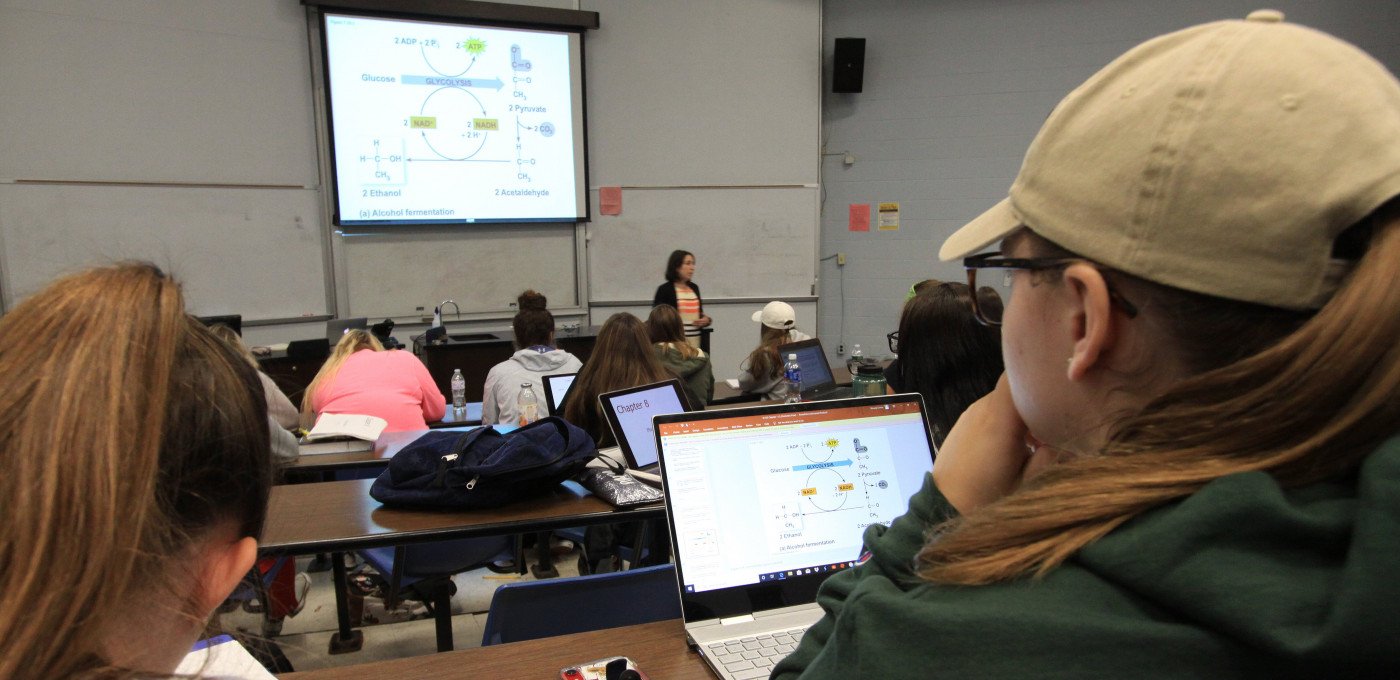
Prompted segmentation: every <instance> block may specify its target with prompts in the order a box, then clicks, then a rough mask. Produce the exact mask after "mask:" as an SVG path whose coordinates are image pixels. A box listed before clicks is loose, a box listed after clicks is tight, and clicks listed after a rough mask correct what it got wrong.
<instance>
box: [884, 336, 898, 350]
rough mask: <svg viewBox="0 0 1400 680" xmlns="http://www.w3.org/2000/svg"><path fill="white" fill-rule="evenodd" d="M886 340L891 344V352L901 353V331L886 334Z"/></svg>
mask: <svg viewBox="0 0 1400 680" xmlns="http://www.w3.org/2000/svg"><path fill="white" fill-rule="evenodd" d="M885 342H887V343H889V345H890V352H893V353H894V354H899V331H895V332H893V333H886V334H885Z"/></svg>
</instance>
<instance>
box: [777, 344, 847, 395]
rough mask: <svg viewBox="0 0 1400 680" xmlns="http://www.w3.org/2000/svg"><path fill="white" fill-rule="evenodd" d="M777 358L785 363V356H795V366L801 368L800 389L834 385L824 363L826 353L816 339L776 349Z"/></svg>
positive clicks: (834, 381)
mask: <svg viewBox="0 0 1400 680" xmlns="http://www.w3.org/2000/svg"><path fill="white" fill-rule="evenodd" d="M778 353H779V358H780V359H782V360H783V361H784V362H786V361H787V355H789V354H796V355H797V365H798V366H801V367H802V389H803V390H804V391H805V390H808V389H811V388H813V387H822V386H825V385H832V384H835V383H836V379H835V378H833V377H832V376H831V365H830V364H828V363H827V361H826V352H823V351H822V343H821V341H820V340H817V339H816V338H812V339H810V340H802V341H800V342H794V343H790V344H787V345H781V346H779V347H778Z"/></svg>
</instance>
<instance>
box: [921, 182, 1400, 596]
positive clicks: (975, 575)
mask: <svg viewBox="0 0 1400 680" xmlns="http://www.w3.org/2000/svg"><path fill="white" fill-rule="evenodd" d="M1397 207H1400V203H1396V204H1392V206H1391V207H1390V208H1389V209H1387V210H1383V211H1380V212H1378V214H1377V216H1375V217H1373V218H1370V219H1368V220H1367V221H1366V222H1363V223H1362V224H1360V225H1358V226H1357V227H1354V228H1353V231H1352V232H1351V233H1350V234H1344V237H1346V236H1353V235H1355V234H1356V233H1358V232H1357V230H1360V232H1361V233H1367V232H1368V230H1374V231H1373V232H1371V233H1370V236H1371V238H1370V246H1369V249H1368V251H1367V252H1366V254H1365V255H1364V256H1362V257H1361V258H1360V260H1359V261H1357V263H1356V264H1355V266H1354V268H1353V271H1352V272H1351V274H1350V276H1349V277H1348V279H1347V281H1346V282H1345V283H1344V284H1343V285H1342V287H1341V288H1340V289H1339V290H1338V291H1337V293H1336V294H1335V295H1334V296H1333V297H1332V299H1331V300H1330V301H1329V302H1328V303H1327V304H1326V305H1325V306H1323V307H1322V309H1321V310H1319V311H1318V312H1316V314H1314V315H1312V316H1311V318H1306V317H1304V318H1300V319H1299V320H1298V322H1297V323H1294V322H1293V321H1292V320H1291V317H1293V316H1296V315H1294V314H1292V313H1289V312H1287V311H1285V310H1272V312H1271V314H1272V315H1273V317H1275V321H1274V323H1276V324H1277V326H1276V327H1277V328H1279V329H1282V330H1280V331H1278V332H1276V333H1275V337H1274V338H1273V339H1272V341H1266V342H1262V343H1261V342H1254V343H1251V344H1254V345H1256V346H1255V347H1254V349H1255V350H1256V351H1253V352H1251V353H1249V354H1248V355H1247V356H1243V357H1242V358H1241V357H1235V356H1232V355H1225V359H1226V363H1225V364H1224V365H1222V366H1218V367H1214V368H1207V369H1206V370H1204V371H1203V372H1200V373H1198V374H1196V375H1194V376H1192V377H1189V378H1187V379H1185V380H1183V381H1181V382H1180V383H1178V384H1177V385H1175V386H1174V387H1173V388H1172V389H1171V390H1169V391H1168V392H1167V393H1166V394H1164V395H1162V396H1160V397H1158V398H1157V399H1155V400H1153V401H1152V402H1151V403H1149V404H1148V405H1147V406H1146V407H1145V408H1143V409H1142V411H1141V412H1139V413H1137V414H1134V415H1131V416H1129V417H1127V418H1126V419H1124V420H1123V421H1121V422H1120V423H1118V425H1117V427H1116V428H1114V431H1113V432H1112V434H1111V435H1110V438H1109V441H1108V443H1107V444H1106V445H1105V446H1104V448H1103V450H1102V451H1101V452H1100V453H1101V455H1096V456H1083V457H1079V458H1077V459H1075V460H1072V461H1069V462H1066V463H1062V464H1059V465H1057V466H1054V467H1052V468H1050V469H1049V470H1047V471H1046V472H1044V473H1042V474H1040V475H1039V476H1037V477H1035V478H1034V479H1032V480H1031V481H1030V482H1028V483H1027V484H1026V485H1025V486H1023V487H1022V488H1021V489H1019V490H1018V491H1016V492H1015V493H1012V494H1011V495H1008V496H1006V497H1004V498H1002V499H1001V500H999V501H997V502H994V503H991V504H989V505H987V506H984V507H983V508H980V509H978V510H975V511H973V512H970V513H968V514H967V515H965V516H963V517H961V518H959V519H955V520H953V521H951V522H948V523H945V524H944V525H942V526H940V527H938V528H937V530H936V531H935V532H933V533H932V534H931V536H930V541H929V542H928V543H927V544H926V545H925V546H924V548H923V550H922V551H921V552H920V553H919V556H918V568H919V573H920V575H921V576H922V577H923V578H925V579H927V580H930V581H935V582H939V583H952V584H965V585H976V584H985V583H993V582H998V581H1004V580H1008V579H1014V578H1019V577H1023V576H1027V575H1035V576H1041V575H1044V574H1045V573H1047V572H1048V571H1050V570H1051V569H1053V568H1055V567H1056V566H1057V565H1059V564H1060V563H1062V562H1064V561H1065V560H1066V559H1068V558H1069V557H1070V556H1072V555H1073V554H1074V553H1075V552H1077V551H1078V550H1080V549H1081V548H1083V547H1084V546H1086V545H1088V544H1090V543H1092V542H1094V541H1095V540H1098V539H1099V538H1101V537H1103V536H1104V535H1106V534H1108V533H1109V532H1111V531H1113V530H1114V529H1115V528H1117V527H1118V526H1120V525H1122V524H1123V523H1124V522H1126V521H1128V520H1130V519H1132V518H1133V517H1136V516H1138V515H1140V514H1142V513H1143V512H1146V511H1148V510H1151V509H1153V508H1157V507H1160V506H1162V505H1164V504H1167V503H1170V502H1172V501H1176V500H1180V499H1182V498H1185V497H1186V496H1189V495H1191V494H1193V493H1195V492H1196V491H1197V490H1199V489H1200V488H1201V487H1203V486H1205V485H1206V484H1208V483H1210V482H1211V481H1213V480H1215V479H1218V478H1220V477H1222V476H1225V475H1229V474H1237V473H1241V472H1252V471H1262V472H1267V473H1268V474H1269V475H1271V476H1272V477H1273V478H1274V479H1275V480H1276V481H1277V482H1278V483H1279V484H1281V485H1283V486H1285V487H1298V486H1303V485H1306V484H1311V483H1314V482H1317V481H1320V480H1324V479H1328V478H1333V477H1337V476H1339V475H1343V474H1346V473H1348V472H1350V471H1352V470H1354V469H1355V468H1356V467H1357V466H1358V465H1359V464H1360V463H1361V461H1362V460H1364V459H1365V458H1366V456H1367V455H1369V454H1370V453H1371V452H1372V451H1373V450H1374V449H1375V447H1377V446H1378V445H1379V444H1380V443H1381V442H1382V441H1384V440H1385V439H1386V438H1388V437H1391V436H1393V435H1394V434H1395V432H1396V423H1400V343H1397V342H1396V338H1397V337H1400V211H1397V210H1396V208H1397ZM1343 240H1344V239H1339V244H1340V243H1341V242H1342V241H1343ZM1149 285H1155V284H1149ZM1158 288H1159V291H1158V292H1159V295H1153V296H1152V297H1160V293H1167V295H1168V296H1176V297H1177V298H1180V297H1182V296H1183V295H1184V294H1183V293H1182V292H1181V291H1171V289H1161V287H1158ZM1134 294H1135V295H1136V294H1137V293H1136V292H1135V293H1134ZM1195 297H1196V298H1198V299H1199V298H1201V297H1203V296H1195ZM1209 300H1211V301H1212V302H1210V303H1209V305H1207V304H1205V303H1202V304H1199V305H1198V307H1200V308H1201V309H1200V310H1198V311H1203V312H1204V314H1206V315H1207V316H1205V317H1204V319H1205V320H1202V319H1200V318H1198V319H1196V320H1195V322H1194V323H1195V324H1196V325H1197V326H1198V330H1196V332H1195V333H1194V334H1195V335H1196V336H1197V337H1196V338H1195V342H1194V345H1195V347H1194V348H1192V349H1191V350H1188V352H1187V354H1188V355H1190V354H1195V355H1196V356H1197V357H1199V356H1202V355H1203V354H1204V353H1205V352H1206V351H1208V350H1207V349H1206V348H1208V347H1212V346H1213V347H1215V349H1214V350H1211V351H1213V352H1215V353H1216V354H1222V353H1225V352H1231V351H1233V350H1232V349H1230V347H1231V346H1232V345H1234V344H1237V343H1236V341H1237V340H1238V339H1239V336H1240V335H1242V334H1243V333H1235V334H1234V337H1231V336H1230V335H1229V334H1228V333H1227V331H1231V330H1234V328H1233V327H1231V326H1230V325H1229V324H1232V323H1233V324H1236V325H1238V323H1239V322H1238V320H1237V319H1238V318H1239V317H1241V316H1243V314H1240V313H1234V314H1218V315H1216V316H1215V317H1214V318H1211V317H1210V316H1208V315H1210V314H1212V313H1213V312H1212V310H1210V309H1206V307H1207V306H1211V307H1215V308H1220V309H1226V310H1228V309H1230V308H1231V307H1233V306H1239V305H1241V304H1242V303H1231V302H1228V301H1223V300H1219V299H1214V298H1210V299H1209ZM1153 307H1158V308H1160V307H1162V306H1161V305H1153ZM1264 309H1267V308H1264ZM1230 317H1234V319H1235V320H1231V319H1230ZM1172 321H1174V322H1175V323H1174V324H1173V325H1174V327H1175V328H1177V329H1187V328H1188V324H1189V323H1191V320H1190V319H1187V318H1182V317H1179V318H1178V319H1174V320H1172ZM1261 321H1262V320H1261ZM1295 328H1296V330H1294V329H1295ZM1212 330H1214V331H1215V332H1212ZM1186 332H1189V331H1188V330H1182V331H1179V332H1178V334H1184V333H1186ZM1227 338H1228V339H1227ZM1188 358H1190V357H1189V356H1188Z"/></svg>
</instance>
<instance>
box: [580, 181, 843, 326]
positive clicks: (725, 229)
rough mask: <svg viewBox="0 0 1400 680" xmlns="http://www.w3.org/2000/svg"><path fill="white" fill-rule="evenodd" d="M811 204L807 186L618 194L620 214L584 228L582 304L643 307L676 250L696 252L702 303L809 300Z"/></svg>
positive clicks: (812, 192) (814, 215) (813, 196)
mask: <svg viewBox="0 0 1400 680" xmlns="http://www.w3.org/2000/svg"><path fill="white" fill-rule="evenodd" d="M593 200H594V201H595V203H596V201H597V192H594V196H593ZM817 201H818V195H817V189H816V188H812V187H790V188H774V189H757V188H743V189H694V188H690V189H647V190H630V191H629V190H626V189H624V190H623V192H622V214H620V215H616V216H609V215H599V216H597V217H595V218H594V221H593V223H592V224H591V225H589V227H588V233H589V241H588V275H589V299H590V300H593V301H625V300H647V301H650V300H651V298H652V295H654V294H655V293H656V287H657V286H659V285H661V284H662V283H663V282H664V281H665V280H666V279H665V277H664V274H665V269H666V258H667V257H668V256H670V254H671V251H672V250H676V249H680V250H688V251H690V252H692V253H695V260H696V266H695V283H697V284H698V285H699V286H700V289H701V291H702V292H703V293H704V295H705V298H706V299H716V298H728V297H767V298H780V297H801V296H806V295H811V294H812V283H813V277H814V276H815V272H814V269H815V266H814V264H813V261H814V259H815V258H814V257H813V241H814V239H815V238H816V234H815V232H814V229H813V225H814V224H816V222H817V219H818V218H817V209H818V206H817ZM594 214H595V215H597V214H598V213H597V208H596V205H595V208H594Z"/></svg>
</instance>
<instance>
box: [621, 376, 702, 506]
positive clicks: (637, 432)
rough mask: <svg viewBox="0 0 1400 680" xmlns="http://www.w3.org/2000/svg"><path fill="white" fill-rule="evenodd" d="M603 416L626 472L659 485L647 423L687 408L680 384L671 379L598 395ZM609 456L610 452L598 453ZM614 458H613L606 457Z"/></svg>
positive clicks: (683, 411)
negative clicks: (610, 430)
mask: <svg viewBox="0 0 1400 680" xmlns="http://www.w3.org/2000/svg"><path fill="white" fill-rule="evenodd" d="M598 403H599V404H601V405H602V409H603V415H604V417H606V418H607V419H608V427H611V428H612V433H613V438H615V439H617V449H618V450H619V451H621V453H622V455H623V458H624V460H625V461H626V462H627V473H628V474H630V475H632V476H633V477H636V478H637V479H640V480H642V481H645V482H651V483H653V484H660V483H661V479H660V477H658V476H657V475H656V468H657V456H656V436H655V434H654V433H653V431H652V425H651V420H652V418H654V417H656V416H663V415H670V414H673V413H685V412H687V411H688V410H690V409H689V407H688V405H687V403H686V400H685V392H684V391H683V390H682V388H681V381H679V380H676V379H674V378H672V379H670V380H663V381H661V382H658V383H652V384H650V385H642V386H641V387H629V388H627V389H625V390H617V391H616V392H604V393H603V394H600V395H598ZM599 453H602V454H604V455H609V454H610V453H611V451H609V450H606V449H605V450H603V451H599ZM610 457H612V458H614V459H616V456H615V455H612V456H610Z"/></svg>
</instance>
